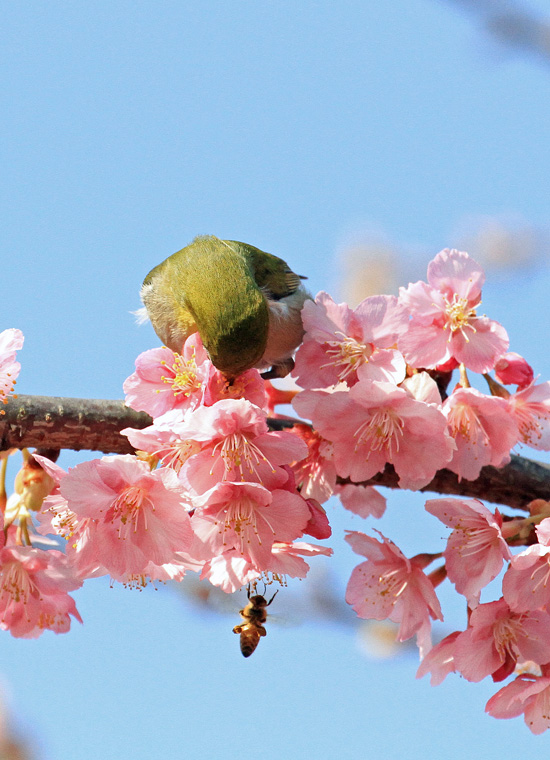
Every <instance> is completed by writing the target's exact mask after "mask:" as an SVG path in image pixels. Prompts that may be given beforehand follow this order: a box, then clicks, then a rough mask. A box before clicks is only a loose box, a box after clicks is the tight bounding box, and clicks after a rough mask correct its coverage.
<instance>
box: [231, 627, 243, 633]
mask: <svg viewBox="0 0 550 760" xmlns="http://www.w3.org/2000/svg"><path fill="white" fill-rule="evenodd" d="M242 632H243V626H242V625H236V626H235V628H233V633H242Z"/></svg>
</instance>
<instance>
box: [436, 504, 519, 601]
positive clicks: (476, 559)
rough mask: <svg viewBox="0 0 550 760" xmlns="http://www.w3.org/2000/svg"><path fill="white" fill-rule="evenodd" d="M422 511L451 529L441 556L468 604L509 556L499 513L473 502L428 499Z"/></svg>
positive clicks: (476, 596)
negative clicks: (494, 513)
mask: <svg viewBox="0 0 550 760" xmlns="http://www.w3.org/2000/svg"><path fill="white" fill-rule="evenodd" d="M426 510H427V511H428V512H429V513H430V514H432V515H435V516H436V517H437V518H439V519H440V520H441V521H442V522H443V523H445V525H448V526H449V527H450V528H453V532H452V533H451V535H450V536H449V539H448V541H447V547H446V549H445V551H444V553H443V554H444V557H445V562H446V567H447V574H448V576H449V578H450V580H451V581H452V582H453V583H454V584H455V586H456V590H457V591H458V593H459V594H463V595H464V596H465V597H466V599H468V601H469V602H470V603H471V604H475V603H476V602H477V600H478V597H479V594H480V592H481V589H482V588H484V587H485V586H486V585H487V584H488V583H489V582H490V581H492V580H493V578H496V576H497V575H498V574H499V572H500V571H501V569H502V563H503V562H504V561H505V560H509V559H510V557H511V556H512V555H511V553H510V549H509V548H508V544H507V543H506V541H505V540H504V538H503V536H502V533H501V527H502V519H501V517H500V515H499V514H497V515H493V514H492V512H490V511H489V510H488V509H487V507H485V506H484V505H483V504H482V503H481V502H480V501H478V500H477V499H454V498H445V499H429V500H428V501H427V502H426Z"/></svg>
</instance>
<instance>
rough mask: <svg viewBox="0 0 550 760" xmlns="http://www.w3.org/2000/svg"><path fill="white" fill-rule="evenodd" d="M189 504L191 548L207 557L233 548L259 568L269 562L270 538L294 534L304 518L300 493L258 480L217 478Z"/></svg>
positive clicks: (306, 515)
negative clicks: (192, 508) (273, 487)
mask: <svg viewBox="0 0 550 760" xmlns="http://www.w3.org/2000/svg"><path fill="white" fill-rule="evenodd" d="M194 504H195V507H196V508H195V511H194V513H193V516H192V518H191V524H192V526H193V531H194V533H195V536H196V539H195V542H194V544H193V546H192V547H191V549H190V552H191V554H192V555H193V556H194V557H196V558H197V559H202V560H206V561H208V560H209V559H211V558H212V557H214V556H217V555H220V554H223V553H224V552H227V551H230V550H231V549H235V550H236V551H237V552H238V553H239V554H240V555H241V557H244V559H246V560H247V561H248V562H250V563H251V564H252V565H254V567H255V568H256V569H257V570H259V571H260V572H261V571H262V570H264V569H265V568H266V567H267V565H268V563H269V560H270V558H271V547H272V546H273V543H274V542H275V541H293V540H294V539H295V538H298V537H299V536H301V535H302V533H303V530H304V528H305V527H306V525H307V523H308V521H309V519H310V513H309V509H308V506H307V504H306V502H305V500H304V499H302V497H301V496H299V495H298V494H296V493H294V494H293V493H290V492H289V491H285V490H281V489H277V490H274V491H269V490H268V489H267V488H264V487H263V486H261V485H260V484H259V483H230V482H224V483H218V484H217V485H216V486H214V488H212V489H211V490H210V491H208V492H207V493H205V494H204V495H203V496H201V497H197V498H196V499H195V501H194Z"/></svg>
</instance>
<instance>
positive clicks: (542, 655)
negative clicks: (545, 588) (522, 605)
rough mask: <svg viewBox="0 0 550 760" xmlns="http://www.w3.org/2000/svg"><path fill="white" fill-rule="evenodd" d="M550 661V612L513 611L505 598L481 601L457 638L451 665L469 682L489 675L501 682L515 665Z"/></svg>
mask: <svg viewBox="0 0 550 760" xmlns="http://www.w3.org/2000/svg"><path fill="white" fill-rule="evenodd" d="M526 660H532V661H533V662H537V663H539V664H540V663H545V662H549V661H550V615H548V613H546V612H543V611H542V610H535V611H532V612H522V613H519V612H514V611H513V610H511V609H510V607H509V606H508V604H507V603H506V601H505V600H504V599H499V600H498V601H496V602H489V603H488V604H480V605H479V606H478V607H476V608H475V610H473V611H472V613H471V615H470V620H469V622H468V628H467V630H466V631H463V632H462V633H461V634H460V636H459V637H458V638H457V640H456V644H455V649H454V665H455V669H456V670H458V671H459V672H460V673H461V674H462V675H463V676H464V678H466V679H467V680H468V681H474V682H478V681H481V680H482V679H483V678H485V677H486V676H489V675H491V676H492V677H493V680H494V681H502V680H504V679H505V678H507V677H508V676H509V675H510V673H512V672H513V670H514V668H515V667H516V664H517V663H518V661H519V662H525V661H526Z"/></svg>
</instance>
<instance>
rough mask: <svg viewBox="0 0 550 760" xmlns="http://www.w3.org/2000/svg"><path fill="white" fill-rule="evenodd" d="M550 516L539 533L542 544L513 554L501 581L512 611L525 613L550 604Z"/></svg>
mask: <svg viewBox="0 0 550 760" xmlns="http://www.w3.org/2000/svg"><path fill="white" fill-rule="evenodd" d="M549 527H550V517H547V518H545V519H544V520H542V522H541V523H540V525H538V526H537V528H536V532H537V536H538V540H539V543H538V544H533V546H528V547H527V548H526V549H524V550H523V551H522V552H520V553H519V554H516V555H515V556H513V557H512V560H511V562H510V567H509V568H508V570H507V571H506V573H505V575H504V578H503V580H502V593H503V595H504V598H505V599H506V601H507V602H508V604H509V605H510V607H511V608H512V609H513V610H516V611H518V612H525V611H528V610H536V609H539V608H541V607H548V605H550V533H549V530H548V529H549Z"/></svg>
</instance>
